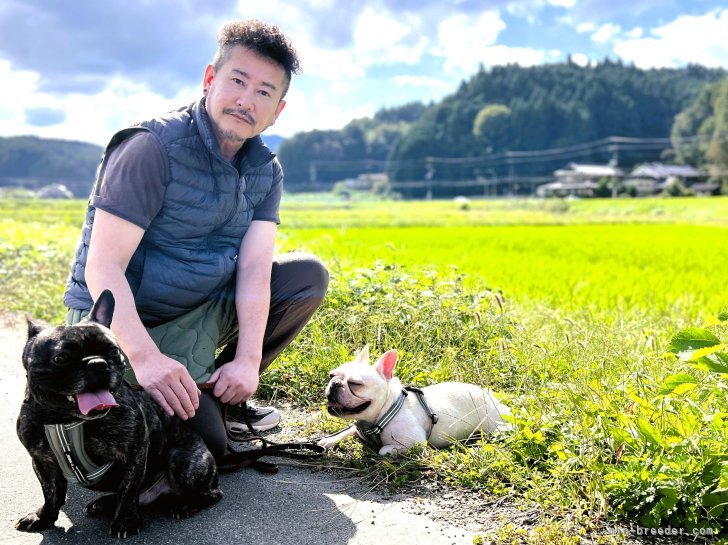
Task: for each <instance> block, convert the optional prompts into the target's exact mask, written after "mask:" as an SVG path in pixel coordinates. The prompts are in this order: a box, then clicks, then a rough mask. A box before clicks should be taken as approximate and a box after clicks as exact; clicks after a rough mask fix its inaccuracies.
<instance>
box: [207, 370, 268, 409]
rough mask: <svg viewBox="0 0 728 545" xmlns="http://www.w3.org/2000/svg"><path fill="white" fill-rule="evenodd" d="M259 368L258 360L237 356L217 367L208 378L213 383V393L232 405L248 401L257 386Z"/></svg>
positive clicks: (223, 401)
mask: <svg viewBox="0 0 728 545" xmlns="http://www.w3.org/2000/svg"><path fill="white" fill-rule="evenodd" d="M259 368H260V361H254V360H245V359H239V358H236V359H233V360H231V361H229V362H228V363H226V364H224V365H222V366H220V367H218V368H217V370H216V371H215V372H214V373H213V374H212V375H211V376H210V378H209V379H208V382H209V383H214V384H215V388H214V389H213V390H212V393H213V395H214V396H215V397H217V398H219V399H220V401H221V402H222V403H230V404H232V405H237V404H238V403H242V402H243V401H248V399H250V397H251V396H252V395H253V394H254V393H255V390H257V388H258V369H259Z"/></svg>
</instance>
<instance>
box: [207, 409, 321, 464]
mask: <svg viewBox="0 0 728 545" xmlns="http://www.w3.org/2000/svg"><path fill="white" fill-rule="evenodd" d="M220 405H221V407H220V412H221V413H222V418H223V422H224V421H225V420H226V419H227V413H228V408H229V405H228V404H226V403H221V404H220ZM241 408H242V412H243V421H244V423H245V425H246V426H247V428H248V430H249V431H250V434H246V433H245V432H240V433H237V432H235V433H233V432H231V431H230V430H228V428H227V426H225V433H226V434H227V438H228V439H229V440H230V441H231V442H233V443H235V444H237V445H244V447H245V448H244V450H234V449H233V448H231V447H230V445H228V452H227V454H225V455H224V456H223V457H222V460H220V462H219V463H218V471H220V472H221V473H229V472H231V471H236V470H238V469H242V468H244V467H252V468H254V469H257V470H258V471H261V472H263V473H276V472H277V471H278V465H277V464H274V463H272V462H264V461H262V460H260V458H262V457H264V456H277V457H281V458H291V459H294V460H315V459H317V458H320V457H321V455H322V454H323V452H324V449H323V447H320V446H318V445H317V444H316V443H310V442H293V443H274V442H273V441H269V440H267V439H265V438H264V437H261V436H260V435H257V434H256V432H255V429H254V428H253V425H252V424H251V423H250V419H249V418H248V404H247V403H245V402H243V403H242V406H241ZM256 443H257V444H259V445H260V446H258V447H257V448H256V447H255V446H252V447H251V446H250V445H251V444H256Z"/></svg>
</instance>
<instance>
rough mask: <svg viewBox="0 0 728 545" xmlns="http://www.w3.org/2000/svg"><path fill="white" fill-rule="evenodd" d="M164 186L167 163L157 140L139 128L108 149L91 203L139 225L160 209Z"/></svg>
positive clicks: (147, 222) (153, 216)
mask: <svg viewBox="0 0 728 545" xmlns="http://www.w3.org/2000/svg"><path fill="white" fill-rule="evenodd" d="M166 186H167V163H166V161H165V159H164V155H163V154H162V149H161V145H160V143H159V142H158V141H157V139H156V138H155V137H154V135H152V134H151V133H150V132H148V131H140V132H139V133H137V134H134V135H132V136H130V137H129V138H127V139H126V140H124V141H123V142H122V143H121V144H119V145H118V146H117V147H115V148H113V149H112V150H110V151H109V152H108V156H107V157H106V158H105V159H104V161H103V163H102V165H101V171H100V172H99V176H98V182H97V184H96V187H95V188H94V194H93V195H92V197H91V205H92V206H93V207H95V208H98V209H100V210H103V211H104V212H108V213H109V214H113V215H114V216H117V217H119V218H121V219H124V220H126V221H129V222H131V223H133V224H135V225H137V226H139V227H141V228H142V229H145V230H146V229H147V228H148V227H149V224H150V223H151V222H152V220H153V219H154V218H155V216H156V215H157V214H158V213H159V210H160V209H161V208H162V202H163V200H164V192H165V190H166Z"/></svg>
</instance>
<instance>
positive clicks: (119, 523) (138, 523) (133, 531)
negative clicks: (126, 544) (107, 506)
mask: <svg viewBox="0 0 728 545" xmlns="http://www.w3.org/2000/svg"><path fill="white" fill-rule="evenodd" d="M142 527H143V526H142V518H141V517H140V516H139V515H128V516H126V517H124V518H123V519H122V520H114V522H112V523H111V528H110V529H109V535H110V536H111V537H115V538H117V539H126V538H127V537H132V536H136V535H139V533H140V532H141V531H142Z"/></svg>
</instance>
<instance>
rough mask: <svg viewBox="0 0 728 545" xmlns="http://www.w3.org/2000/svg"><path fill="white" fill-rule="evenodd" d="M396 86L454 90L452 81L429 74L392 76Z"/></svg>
mask: <svg viewBox="0 0 728 545" xmlns="http://www.w3.org/2000/svg"><path fill="white" fill-rule="evenodd" d="M392 79H393V81H394V84H395V85H396V86H397V87H420V88H421V87H431V88H434V89H441V90H443V91H454V88H455V85H454V84H453V82H452V81H444V80H441V79H437V78H431V77H429V76H394V78H392Z"/></svg>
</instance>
